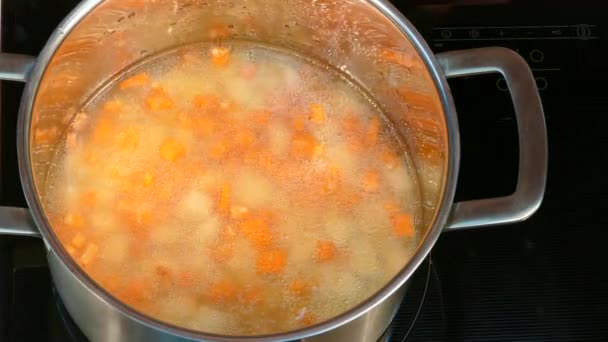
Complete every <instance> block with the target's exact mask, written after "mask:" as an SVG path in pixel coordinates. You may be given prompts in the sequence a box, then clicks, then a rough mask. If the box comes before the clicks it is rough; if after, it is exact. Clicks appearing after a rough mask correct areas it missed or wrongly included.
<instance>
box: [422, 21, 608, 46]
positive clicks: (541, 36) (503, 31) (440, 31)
mask: <svg viewBox="0 0 608 342" xmlns="http://www.w3.org/2000/svg"><path fill="white" fill-rule="evenodd" d="M596 28H597V25H588V24H579V25H551V26H449V27H435V28H433V31H434V32H433V39H432V41H433V42H453V41H471V40H474V41H495V40H504V41H512V40H554V39H560V40H561V39H564V40H568V39H570V40H572V39H574V40H590V39H598V38H599V37H598V36H596V35H595V31H596Z"/></svg>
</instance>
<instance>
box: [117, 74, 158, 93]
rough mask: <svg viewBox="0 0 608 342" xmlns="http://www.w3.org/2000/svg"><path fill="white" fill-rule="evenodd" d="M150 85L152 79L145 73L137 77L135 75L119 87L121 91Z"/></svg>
mask: <svg viewBox="0 0 608 342" xmlns="http://www.w3.org/2000/svg"><path fill="white" fill-rule="evenodd" d="M148 83H150V77H149V76H148V74H146V73H145V72H142V73H140V74H137V75H133V76H131V77H129V78H127V79H126V80H124V81H122V82H120V83H119V84H118V87H119V88H120V90H125V89H129V88H135V87H141V86H144V85H146V84H148Z"/></svg>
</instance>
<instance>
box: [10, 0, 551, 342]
mask: <svg viewBox="0 0 608 342" xmlns="http://www.w3.org/2000/svg"><path fill="white" fill-rule="evenodd" d="M224 39H248V40H253V41H261V42H264V43H267V44H275V45H279V46H283V47H286V48H289V49H293V50H297V51H299V52H301V53H304V54H307V55H312V56H314V57H316V58H319V59H322V60H324V61H326V62H328V63H330V64H332V65H334V66H336V67H338V68H340V69H341V70H343V71H344V72H346V73H348V74H350V75H351V76H352V77H353V78H355V79H356V80H358V81H359V82H360V84H362V85H363V86H364V87H365V88H366V89H367V90H368V91H369V92H370V93H371V94H372V95H373V96H374V98H375V99H376V100H377V101H378V102H379V103H380V104H381V105H382V107H383V109H384V111H385V112H386V113H387V115H388V116H389V118H390V119H391V120H392V121H393V123H394V124H395V127H396V129H397V131H398V133H399V134H400V135H401V136H402V137H403V138H404V139H405V141H406V143H407V145H408V148H409V153H410V156H411V159H412V161H413V163H414V165H415V168H416V170H417V172H418V178H419V183H420V187H421V189H420V190H421V194H422V198H423V201H424V210H423V212H424V215H423V216H424V217H423V229H422V232H421V233H422V234H421V236H422V238H421V239H420V242H419V245H418V248H417V251H416V253H415V255H414V257H413V258H412V259H411V260H409V262H407V264H406V265H404V267H403V269H402V270H401V272H400V273H399V274H398V275H397V276H395V278H394V279H392V281H391V282H389V283H388V284H386V286H385V287H384V288H382V289H381V290H380V291H378V292H377V293H376V294H375V295H374V296H372V297H371V298H369V299H368V300H366V301H365V302H363V303H361V304H359V305H357V306H356V307H354V308H352V309H351V310H350V311H348V312H345V313H343V314H342V315H340V316H338V317H335V318H333V319H331V320H329V321H326V322H322V323H320V324H317V325H315V326H312V327H308V328H305V329H301V330H298V331H292V332H289V333H285V334H280V335H272V336H257V337H233V336H217V335H209V334H204V333H200V332H196V331H188V330H184V329H181V328H179V327H175V326H171V325H167V324H165V323H163V322H160V321H157V320H155V319H152V318H150V317H147V316H145V315H144V314H142V313H140V312H136V311H135V310H133V309H131V308H130V307H128V306H126V305H124V304H123V303H121V302H119V301H118V300H117V299H115V298H114V297H112V295H111V294H109V293H108V292H106V291H105V290H104V289H103V288H101V287H100V286H99V285H98V284H96V283H95V282H94V281H93V280H92V279H91V278H89V277H88V276H87V275H86V273H85V272H83V271H82V270H81V269H80V268H79V267H78V266H77V264H76V263H75V262H74V261H73V260H72V259H71V258H70V257H69V255H68V254H67V253H66V251H65V249H64V248H63V247H62V245H61V244H60V243H59V240H58V239H57V237H56V236H55V234H54V233H53V230H52V229H51V227H50V226H49V223H48V221H47V218H46V217H45V212H44V208H43V206H42V205H41V203H42V197H41V196H44V194H43V193H41V191H40V189H43V188H44V186H45V182H46V170H47V167H48V164H49V161H50V158H51V157H52V155H53V151H54V146H55V145H56V143H57V142H58V141H59V139H60V138H61V135H62V133H63V132H64V131H65V129H66V128H67V127H68V126H69V124H70V120H71V118H73V117H74V115H75V114H76V112H77V110H78V108H79V107H80V105H81V104H82V103H83V102H84V101H85V100H86V99H87V97H88V96H90V95H91V94H92V93H93V92H94V90H95V89H97V88H98V87H99V86H100V85H101V84H103V83H104V82H105V81H107V80H108V79H110V78H111V77H112V76H113V75H115V74H116V73H118V72H120V71H121V70H123V69H124V68H125V67H127V66H129V65H131V64H133V63H134V62H136V61H137V60H139V59H141V58H143V57H145V56H149V55H152V54H155V53H157V52H160V51H163V50H166V49H168V48H172V47H175V46H179V45H182V44H189V43H195V42H199V41H205V40H214V41H219V40H224ZM491 72H497V73H501V74H502V75H503V76H504V78H505V80H506V81H507V84H508V86H509V90H510V91H511V96H512V99H513V105H514V108H515V113H516V116H517V123H518V129H519V130H518V131H519V147H520V153H519V176H518V183H517V187H516V190H515V192H514V193H513V194H512V195H510V196H506V197H500V198H489V199H482V200H475V201H468V202H461V203H453V197H454V192H455V189H456V181H457V175H458V167H459V160H460V146H459V131H458V123H457V120H456V115H455V110H454V104H453V102H452V97H451V94H450V91H449V88H448V85H447V82H446V77H462V76H470V75H475V74H482V73H491ZM0 79H3V80H12V81H21V82H27V86H26V88H25V92H24V94H23V99H22V104H21V111H20V113H19V127H18V141H17V147H18V150H19V167H20V172H21V180H22V183H23V190H24V192H25V197H26V199H27V202H28V205H29V209H24V208H7V207H4V208H0V233H1V234H13V235H28V236H37V237H42V238H43V239H44V241H45V243H46V246H47V248H48V260H49V265H50V269H51V273H52V277H53V281H54V282H55V284H56V286H57V288H58V290H59V293H60V295H61V298H62V299H63V301H64V303H65V305H66V307H67V309H68V311H69V312H70V314H71V315H72V317H73V318H74V320H75V321H76V323H77V324H78V325H79V326H80V328H81V329H82V331H83V332H84V333H85V335H87V337H89V338H90V339H91V340H95V341H106V340H112V341H121V340H129V341H131V340H141V341H147V340H163V341H164V340H188V339H195V340H223V341H228V340H230V341H236V340H256V341H270V340H299V339H301V340H306V341H335V340H342V339H343V340H348V341H373V340H375V339H377V338H378V337H379V336H380V335H381V334H382V333H383V331H384V330H385V329H386V327H387V326H388V324H389V322H390V320H391V319H392V317H393V316H394V314H395V312H396V310H397V308H398V306H399V303H400V302H401V300H402V298H403V296H404V295H405V292H406V290H407V286H406V285H407V284H406V282H407V280H408V278H409V277H410V276H411V274H412V273H413V272H414V270H415V269H416V268H417V267H418V265H419V264H420V263H421V262H422V260H423V259H424V258H425V257H426V255H427V254H428V253H429V251H430V249H431V248H432V247H433V245H434V243H435V241H436V240H437V238H438V236H439V234H440V233H442V232H443V231H450V230H457V229H463V228H471V227H480V226H488V225H497V224H505V223H512V222H518V221H521V220H525V219H526V218H528V217H529V216H530V215H532V214H533V213H534V212H535V211H536V209H537V208H538V207H539V205H540V203H541V200H542V197H543V193H544V189H545V179H546V171H547V140H546V130H545V123H544V117H543V110H542V107H541V103H540V99H539V95H538V91H537V89H536V86H535V83H534V80H533V78H532V75H531V72H530V70H529V68H528V66H527V64H526V63H525V61H524V60H523V59H522V58H521V57H520V56H519V55H517V54H516V53H515V52H512V51H510V50H507V49H504V48H484V49H474V50H465V51H454V52H448V53H442V54H439V55H436V56H435V55H433V54H432V53H431V51H430V50H429V48H428V46H427V45H426V44H425V42H424V40H423V39H422V38H421V36H420V34H419V33H418V32H417V31H416V30H415V28H414V27H413V26H412V25H411V24H410V23H409V22H408V21H407V20H406V19H405V18H404V17H403V15H401V14H400V13H399V12H398V11H397V10H396V9H395V8H394V7H393V6H392V5H390V4H389V3H388V2H387V1H384V0H367V1H363V0H345V1H339V2H336V1H329V0H327V1H323V0H287V1H285V0H283V1H267V0H242V1H238V2H231V1H225V0H224V1H223V0H206V1H203V0H172V1H171V0H105V1H104V0H86V1H83V2H82V3H81V4H80V5H79V6H78V7H77V8H76V9H74V11H73V12H72V13H71V14H70V15H68V17H67V18H66V19H65V20H64V21H63V22H62V23H61V24H60V25H59V27H58V28H57V29H56V30H55V32H54V33H53V35H52V36H51V38H50V39H49V41H48V42H47V44H46V47H45V48H44V50H43V51H42V53H41V54H40V56H39V57H38V58H37V59H36V58H33V57H28V56H21V55H14V54H0ZM482 181H488V182H491V181H492V179H491V175H489V177H488V179H487V180H482Z"/></svg>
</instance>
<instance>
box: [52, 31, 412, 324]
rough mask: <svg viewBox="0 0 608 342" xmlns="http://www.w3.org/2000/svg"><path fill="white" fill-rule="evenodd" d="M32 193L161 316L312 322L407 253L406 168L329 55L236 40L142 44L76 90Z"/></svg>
mask: <svg viewBox="0 0 608 342" xmlns="http://www.w3.org/2000/svg"><path fill="white" fill-rule="evenodd" d="M57 150H58V152H57V155H56V157H55V160H54V162H53V165H52V166H51V168H50V171H49V174H48V179H47V184H49V186H48V188H47V189H46V190H45V194H44V201H43V202H44V207H45V210H46V212H47V216H48V217H49V220H50V222H51V225H52V226H53V227H54V230H55V232H56V234H57V235H58V237H59V239H60V240H61V242H62V243H63V245H64V246H65V248H66V250H67V251H68V253H69V254H70V255H71V256H72V257H73V258H74V260H75V261H76V262H77V263H78V264H79V265H80V266H81V267H82V268H83V269H84V270H85V271H86V272H87V273H88V274H89V275H90V276H91V277H92V279H93V280H95V281H96V282H97V283H98V284H99V285H100V286H102V287H103V288H104V289H105V290H107V291H108V292H109V293H110V294H112V295H113V296H115V297H116V298H118V299H120V300H121V301H123V302H124V303H126V304H127V305H129V306H131V307H133V308H134V309H136V310H138V311H140V312H142V313H144V314H146V315H148V316H151V317H154V318H156V319H159V320H162V321H165V322H168V323H171V324H174V325H177V326H180V327H185V328H189V329H194V330H199V331H204V332H210V333H217V334H224V335H256V334H268V333H278V332H284V331H288V330H293V329H296V328H301V327H305V326H308V325H312V324H315V323H319V322H322V321H324V320H327V319H329V318H332V317H333V316H335V315H338V314H340V313H342V312H344V311H346V310H348V309H350V308H352V307H353V306H355V305H357V304H359V303H361V302H362V301H363V300H365V299H367V298H368V297H370V296H371V295H373V294H374V293H375V292H376V291H378V290H379V289H380V288H381V287H382V286H383V285H384V284H386V283H387V282H388V281H389V280H390V279H391V278H392V277H394V276H395V275H396V274H397V272H398V271H399V270H400V269H401V268H402V267H403V266H404V265H405V263H406V262H407V261H408V260H409V258H410V256H411V255H412V253H413V249H414V246H415V245H416V239H417V238H419V237H418V234H419V233H418V232H417V229H416V223H417V222H418V221H419V220H420V217H419V216H420V200H419V193H418V185H417V183H416V178H415V173H414V171H413V170H412V169H411V168H410V166H409V164H408V162H407V155H406V153H405V149H404V147H403V145H402V144H401V142H400V140H399V139H398V137H397V136H396V135H395V134H394V132H393V130H392V129H391V125H390V123H389V122H388V121H387V120H386V119H385V117H384V116H383V115H382V112H381V111H380V109H379V107H378V106H376V105H375V103H374V102H373V101H372V99H371V98H370V97H369V96H368V95H367V94H366V93H365V91H363V90H362V89H361V88H359V87H358V86H357V85H356V84H355V83H353V82H352V81H351V80H349V78H348V77H346V76H345V75H344V74H342V73H341V72H339V71H338V70H335V69H332V68H330V67H328V66H325V65H323V64H321V63H319V62H317V61H313V60H309V59H307V58H304V57H303V56H300V55H298V54H294V53H292V52H289V51H284V50H281V49H277V48H274V47H269V46H264V45H258V44H253V43H247V42H232V43H230V44H223V45H219V46H218V45H211V44H197V45H191V46H186V47H181V48H179V49H175V50H171V51H168V52H166V53H163V54H162V55H159V56H155V57H154V58H150V59H147V60H145V61H143V62H142V63H140V64H138V65H136V66H134V67H133V68H131V69H130V70H128V71H126V72H125V73H123V74H122V75H121V77H120V78H118V79H115V80H113V81H112V82H109V83H108V84H106V85H104V86H103V87H101V88H100V89H99V91H98V92H97V93H96V94H95V95H94V96H92V97H91V98H90V100H89V101H87V103H86V104H85V105H84V106H83V108H82V109H81V111H80V113H79V114H78V115H77V116H76V117H75V119H74V121H73V123H72V124H71V126H70V128H69V130H68V131H67V132H65V134H64V136H63V140H62V146H60V148H58V149H57Z"/></svg>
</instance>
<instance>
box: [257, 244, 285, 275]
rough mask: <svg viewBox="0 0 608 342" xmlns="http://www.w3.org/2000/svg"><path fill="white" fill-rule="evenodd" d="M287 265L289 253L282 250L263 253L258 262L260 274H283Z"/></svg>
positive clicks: (260, 254)
mask: <svg viewBox="0 0 608 342" xmlns="http://www.w3.org/2000/svg"><path fill="white" fill-rule="evenodd" d="M286 263H287V253H285V251H284V250H282V249H274V250H267V251H261V252H260V253H259V255H258V260H257V265H256V266H257V271H258V273H259V274H277V273H282V272H283V269H284V268H285V264H286Z"/></svg>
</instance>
